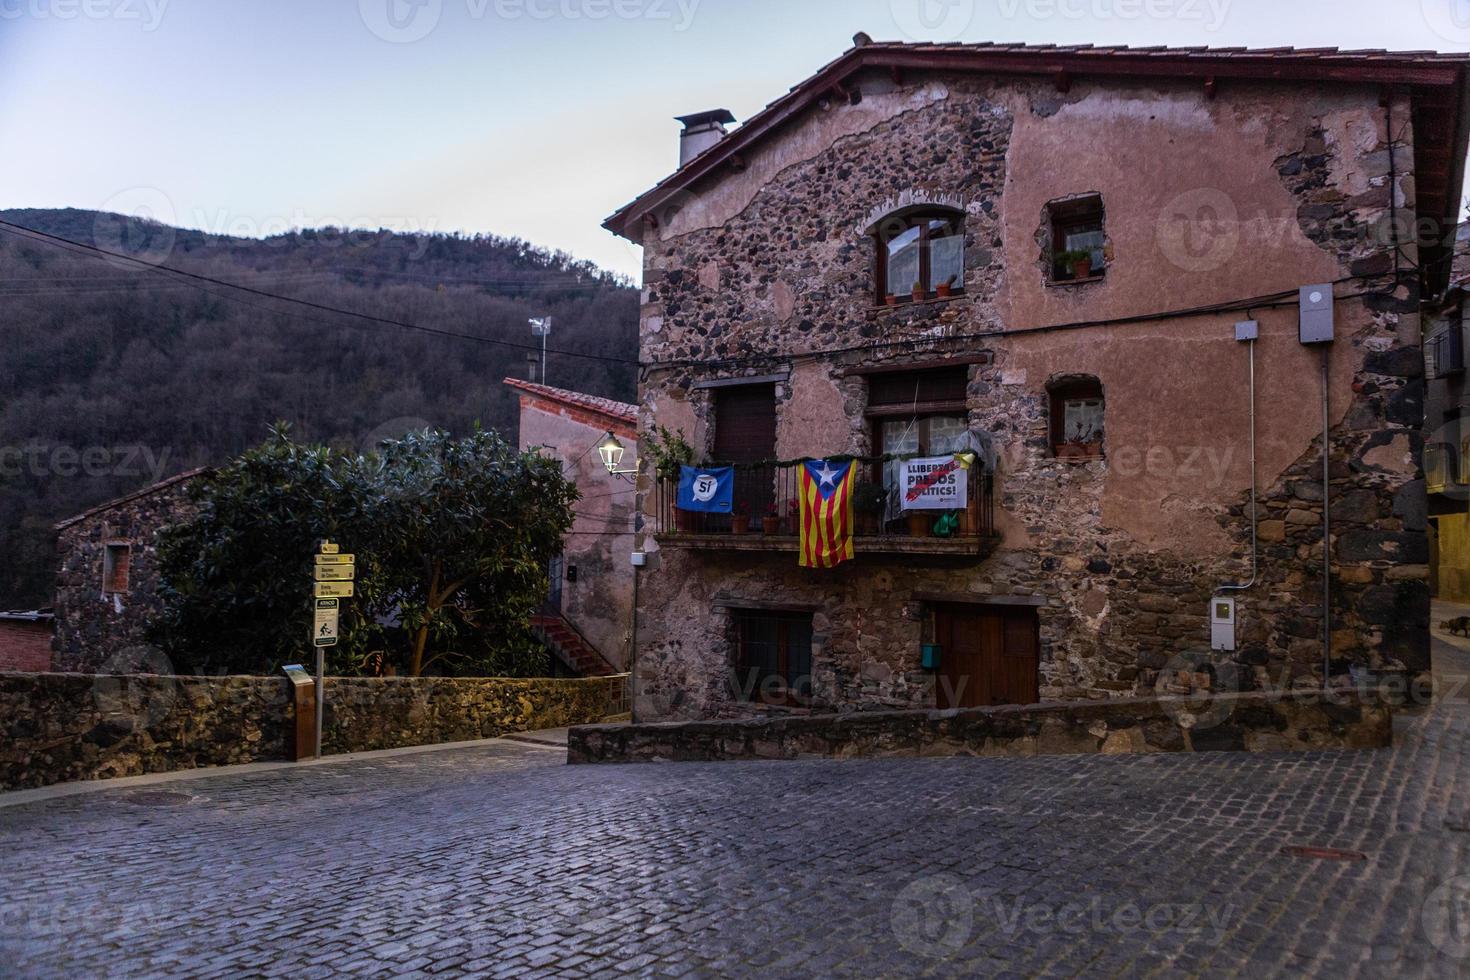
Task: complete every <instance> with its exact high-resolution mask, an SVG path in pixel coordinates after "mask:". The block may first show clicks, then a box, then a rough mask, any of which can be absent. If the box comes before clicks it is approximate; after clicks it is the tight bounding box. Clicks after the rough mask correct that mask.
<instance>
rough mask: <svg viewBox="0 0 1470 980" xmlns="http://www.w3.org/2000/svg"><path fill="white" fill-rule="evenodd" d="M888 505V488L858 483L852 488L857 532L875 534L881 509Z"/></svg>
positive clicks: (880, 517) (876, 484) (877, 484)
mask: <svg viewBox="0 0 1470 980" xmlns="http://www.w3.org/2000/svg"><path fill="white" fill-rule="evenodd" d="M887 504H888V488H887V487H885V486H883V485H882V484H879V483H859V484H858V485H857V486H855V487H853V488H852V509H853V510H854V511H856V512H857V523H858V532H859V533H861V534H877V533H878V526H879V524H880V523H881V521H882V516H883V508H884V507H885V506H887Z"/></svg>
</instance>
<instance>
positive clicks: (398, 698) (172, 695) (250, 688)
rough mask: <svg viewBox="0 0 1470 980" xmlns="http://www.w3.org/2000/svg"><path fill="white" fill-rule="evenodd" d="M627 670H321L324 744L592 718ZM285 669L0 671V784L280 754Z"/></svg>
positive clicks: (609, 708) (286, 703) (609, 704)
mask: <svg viewBox="0 0 1470 980" xmlns="http://www.w3.org/2000/svg"><path fill="white" fill-rule="evenodd" d="M625 682H626V678H624V677H599V678H591V679H587V680H549V679H547V680H541V679H532V680H521V679H515V678H480V679H463V680H461V679H446V678H434V677H426V678H418V679H412V678H333V677H329V678H327V701H326V709H325V719H324V729H325V730H324V731H323V733H322V750H323V752H324V753H326V754H328V755H334V754H339V753H343V752H361V751H368V750H372V749H388V748H399V747H403V746H412V745H432V744H436V743H439V742H458V741H470V740H473V739H480V738H493V737H495V736H497V735H504V734H506V733H508V732H518V731H532V730H535V729H540V728H560V727H563V726H566V725H578V724H587V723H589V722H595V721H600V720H602V719H604V718H607V717H610V716H612V715H614V714H616V713H617V712H618V711H620V710H622V707H621V705H622V703H623V697H624V685H625ZM293 713H294V708H293V706H292V698H291V691H290V685H289V683H288V682H287V680H286V678H285V677H164V676H158V675H151V674H128V675H106V674H102V675H82V674H0V789H21V788H27V787H34V786H45V785H48V784H50V783H59V782H69V781H72V780H78V779H107V778H111V777H115V776H136V775H141V774H143V773H150V772H170V771H173V770H177V769H193V768H197V767H200V766H223V765H233V764H236V763H242V762H263V761H271V760H280V759H284V758H286V754H287V749H288V748H289V746H290V740H291V738H292V731H293V727H292V726H293Z"/></svg>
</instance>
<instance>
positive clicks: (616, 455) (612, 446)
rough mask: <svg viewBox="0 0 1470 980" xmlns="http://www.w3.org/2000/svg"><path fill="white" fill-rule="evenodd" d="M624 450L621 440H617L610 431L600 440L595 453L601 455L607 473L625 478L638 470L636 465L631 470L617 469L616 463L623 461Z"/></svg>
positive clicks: (625, 450)
mask: <svg viewBox="0 0 1470 980" xmlns="http://www.w3.org/2000/svg"><path fill="white" fill-rule="evenodd" d="M626 452H627V449H625V448H624V447H623V444H622V443H621V442H618V437H617V436H615V435H613V434H612V433H611V432H609V433H608V434H607V438H606V439H604V440H602V442H601V444H599V445H598V447H597V455H599V456H601V457H602V465H603V466H606V467H607V471H608V473H610V474H611V475H613V476H621V477H625V478H626V477H629V476H632V475H633V474H634V473H637V472H638V469H637V467H634V468H633V469H631V470H620V469H618V464H619V463H621V462H622V461H623V454H624V453H626Z"/></svg>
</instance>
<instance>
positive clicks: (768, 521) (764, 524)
mask: <svg viewBox="0 0 1470 980" xmlns="http://www.w3.org/2000/svg"><path fill="white" fill-rule="evenodd" d="M761 533H762V534H764V535H767V536H770V535H773V534H780V533H781V518H779V517H762V518H761Z"/></svg>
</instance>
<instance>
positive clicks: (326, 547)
mask: <svg viewBox="0 0 1470 980" xmlns="http://www.w3.org/2000/svg"><path fill="white" fill-rule="evenodd" d="M341 550H342V546H341V545H337V544H332V542H330V541H323V542H322V554H324V555H335V554H337V553H338V552H340V551H341Z"/></svg>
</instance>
